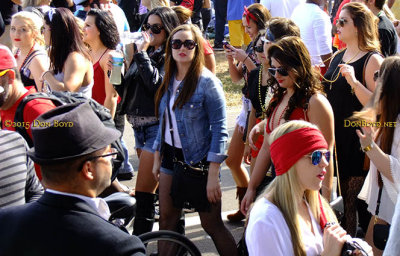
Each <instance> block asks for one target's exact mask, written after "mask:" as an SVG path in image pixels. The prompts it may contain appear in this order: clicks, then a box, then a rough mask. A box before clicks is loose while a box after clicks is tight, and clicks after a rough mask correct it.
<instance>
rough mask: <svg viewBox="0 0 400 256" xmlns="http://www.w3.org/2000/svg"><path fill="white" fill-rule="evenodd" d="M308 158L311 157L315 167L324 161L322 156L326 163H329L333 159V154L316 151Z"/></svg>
mask: <svg viewBox="0 0 400 256" xmlns="http://www.w3.org/2000/svg"><path fill="white" fill-rule="evenodd" d="M307 156H309V157H311V162H312V164H313V165H318V164H319V163H320V162H321V161H322V156H324V157H325V159H326V161H327V162H328V163H329V160H330V159H331V152H330V151H329V150H327V151H321V150H315V151H314V152H312V153H311V154H309V155H307Z"/></svg>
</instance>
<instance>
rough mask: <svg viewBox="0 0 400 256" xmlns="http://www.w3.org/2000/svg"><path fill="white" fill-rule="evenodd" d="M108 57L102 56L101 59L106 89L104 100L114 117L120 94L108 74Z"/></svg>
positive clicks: (105, 105)
mask: <svg viewBox="0 0 400 256" xmlns="http://www.w3.org/2000/svg"><path fill="white" fill-rule="evenodd" d="M107 62H108V59H107V58H102V59H101V61H100V65H101V68H102V69H103V70H104V86H105V88H104V89H105V91H106V99H105V100H104V107H106V108H108V110H110V113H111V116H112V118H114V116H115V111H116V109H117V100H118V94H117V92H116V91H115V89H114V87H113V85H112V84H111V83H110V79H109V78H108V76H107Z"/></svg>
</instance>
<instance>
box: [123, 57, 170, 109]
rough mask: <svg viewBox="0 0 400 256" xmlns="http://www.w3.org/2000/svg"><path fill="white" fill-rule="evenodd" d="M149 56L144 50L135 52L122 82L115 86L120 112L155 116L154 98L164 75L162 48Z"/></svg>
mask: <svg viewBox="0 0 400 256" xmlns="http://www.w3.org/2000/svg"><path fill="white" fill-rule="evenodd" d="M150 56H151V57H149V54H148V53H147V52H144V51H142V52H138V53H136V54H135V55H134V57H133V61H132V63H131V66H130V67H129V70H128V72H127V73H126V74H125V76H124V79H123V82H122V83H121V85H119V86H117V87H116V90H117V91H118V93H119V94H120V96H121V98H122V100H121V102H120V104H121V110H120V114H130V115H134V116H155V106H154V104H155V102H154V98H155V95H156V92H157V89H158V87H159V86H160V85H161V82H162V80H163V77H164V61H165V57H164V50H163V49H160V51H156V52H154V53H152V54H150ZM118 87H119V88H118Z"/></svg>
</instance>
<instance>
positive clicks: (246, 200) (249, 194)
mask: <svg viewBox="0 0 400 256" xmlns="http://www.w3.org/2000/svg"><path fill="white" fill-rule="evenodd" d="M255 197H256V191H255V190H253V189H250V188H249V187H248V188H247V191H246V194H245V195H244V197H243V200H242V203H241V204H240V211H241V212H242V213H243V214H244V215H247V212H248V211H249V209H250V205H251V204H252V203H253V202H254V198H255Z"/></svg>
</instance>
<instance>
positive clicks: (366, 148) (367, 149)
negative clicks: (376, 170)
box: [361, 142, 374, 153]
mask: <svg viewBox="0 0 400 256" xmlns="http://www.w3.org/2000/svg"><path fill="white" fill-rule="evenodd" d="M373 147H374V143H373V142H372V143H371V144H369V145H368V146H366V147H365V148H363V147H361V150H362V152H364V153H367V152H368V151H370V150H371V149H372V148H373Z"/></svg>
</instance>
